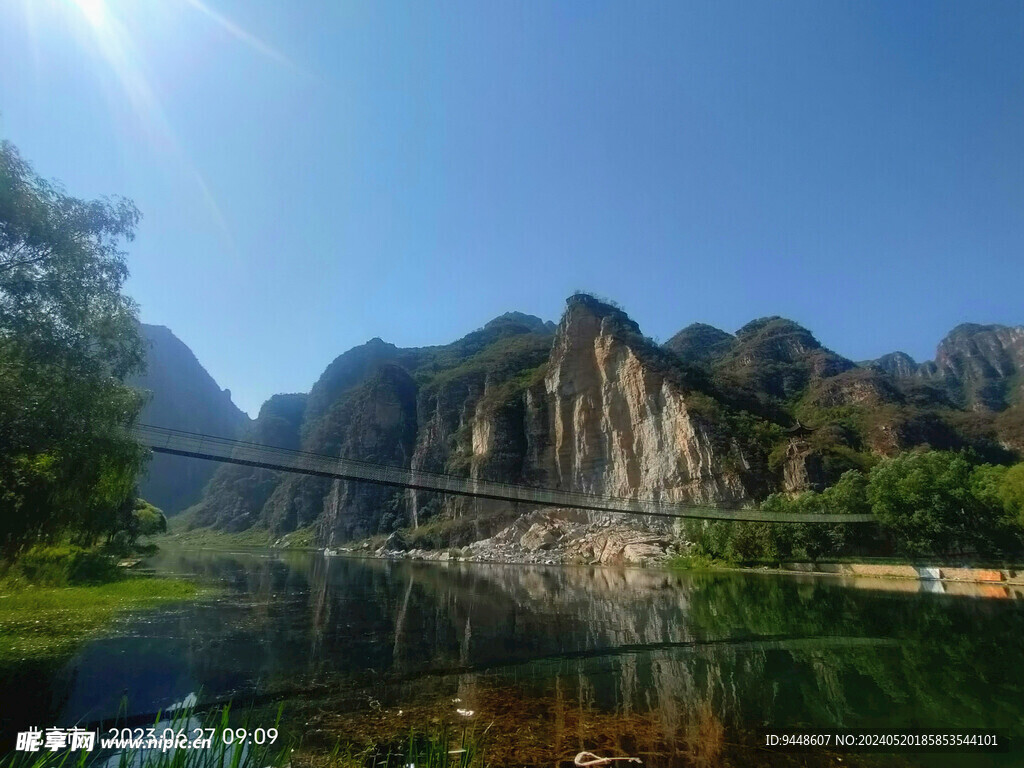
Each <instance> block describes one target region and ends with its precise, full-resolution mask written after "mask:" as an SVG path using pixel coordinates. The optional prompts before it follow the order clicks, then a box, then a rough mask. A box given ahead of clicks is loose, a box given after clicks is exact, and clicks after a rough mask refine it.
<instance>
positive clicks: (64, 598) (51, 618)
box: [0, 577, 199, 670]
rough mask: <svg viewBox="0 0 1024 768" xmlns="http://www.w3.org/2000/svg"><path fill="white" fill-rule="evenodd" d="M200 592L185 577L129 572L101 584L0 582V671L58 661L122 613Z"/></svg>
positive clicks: (191, 597)
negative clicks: (152, 575)
mask: <svg viewBox="0 0 1024 768" xmlns="http://www.w3.org/2000/svg"><path fill="white" fill-rule="evenodd" d="M198 594H199V589H198V587H197V586H196V585H195V584H193V583H191V582H187V581H179V580H174V579H157V578H146V577H128V578H124V579H121V580H118V581H112V582H108V583H105V584H86V585H76V586H45V585H33V584H29V583H27V582H25V581H19V580H16V579H12V578H7V579H4V580H2V581H0V670H3V669H7V668H9V667H11V666H12V665H16V664H19V663H25V662H41V661H46V662H50V663H56V662H57V661H59V660H61V659H62V658H64V657H66V656H67V655H68V654H70V653H71V652H73V651H74V650H75V649H76V648H77V647H78V646H79V645H80V644H81V643H82V642H83V641H84V640H85V639H87V638H88V637H90V636H92V635H94V634H97V633H99V632H101V631H102V630H103V629H104V628H106V627H107V626H109V625H110V623H111V622H112V621H113V620H114V619H115V618H116V617H117V616H118V615H119V614H122V613H125V612H127V611H129V610H138V609H144V608H150V607H153V606H156V605H160V604H162V603H166V602H171V601H177V600H189V599H193V598H195V597H196V596H197V595H198Z"/></svg>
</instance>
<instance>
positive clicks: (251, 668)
mask: <svg viewBox="0 0 1024 768" xmlns="http://www.w3.org/2000/svg"><path fill="white" fill-rule="evenodd" d="M153 567H154V568H155V569H157V570H159V571H161V572H164V573H178V574H187V575H191V576H193V577H197V578H199V579H202V580H205V581H209V582H213V583H215V584H217V585H219V586H220V590H221V591H220V592H219V593H218V595H217V597H215V598H213V599H210V600H208V601H206V602H202V603H200V604H195V605H186V606H181V607H178V608H175V609H172V610H168V611H164V612H161V613H157V614H151V615H146V616H137V617H134V618H131V619H128V620H125V621H124V622H123V623H122V625H121V626H119V627H118V628H117V631H116V632H115V633H114V635H113V636H111V637H107V638H102V639H97V640H94V641H91V642H89V643H88V644H87V645H86V646H84V647H83V649H82V650H81V652H80V653H79V654H78V656H77V657H76V658H75V659H74V660H73V661H72V662H71V663H70V665H69V666H68V667H67V668H66V669H64V670H59V671H58V672H56V673H55V674H53V675H51V677H50V679H49V686H50V692H49V695H48V696H46V697H43V698H44V699H45V700H46V701H47V702H49V706H50V711H49V712H47V713H46V715H45V716H46V717H48V718H49V720H47V721H46V722H36V723H35V724H36V725H42V726H46V725H51V724H55V723H56V724H62V725H63V724H66V725H70V724H72V723H73V722H75V721H80V720H85V721H95V720H98V719H100V718H109V717H111V716H112V715H114V714H115V713H116V711H117V708H118V705H119V702H120V701H121V697H122V695H125V696H127V699H128V702H129V707H130V709H131V711H132V712H134V713H137V714H143V713H150V712H155V711H156V710H158V709H160V708H163V707H166V706H167V705H168V704H170V703H172V702H173V701H177V700H180V699H181V698H182V697H183V696H185V695H187V694H188V693H190V692H192V691H202V699H203V700H206V701H215V700H220V699H227V698H231V697H236V698H238V697H242V698H252V697H255V698H256V699H258V700H267V701H269V700H274V699H277V698H285V699H288V700H289V701H293V702H302V701H313V700H320V701H325V702H331V704H330V708H332V711H335V712H341V711H344V712H346V713H348V714H347V715H346V717H349V718H358V717H360V716H361V713H363V714H365V713H371V712H373V711H377V710H379V709H381V708H383V709H387V708H389V707H390V708H395V709H396V710H397V709H402V708H404V709H403V711H408V712H409V713H413V712H416V711H420V710H417V707H421V708H423V710H422V711H424V712H426V711H428V710H429V709H430V707H432V706H434V705H436V704H437V702H442V701H443V702H449V703H450V701H451V699H456V698H457V699H459V700H461V701H462V702H463V704H461V705H460V706H462V707H464V708H465V709H467V710H473V711H474V712H476V713H480V715H479V716H480V717H483V716H493V718H494V719H495V722H498V723H504V720H503V719H502V718H505V717H506V716H508V717H511V716H512V714H509V713H513V712H514V710H515V709H516V707H523V708H524V712H523V713H521V716H522V717H531V718H535V719H536V724H535V725H534V726H531V727H533V728H534V731H536V732H537V733H541V732H547V731H545V729H548V730H550V733H548V735H547V736H545V737H543V738H542V740H543V739H548V740H550V741H552V742H560V743H561V742H562V741H564V742H565V745H564V746H565V749H566V750H568V751H569V752H571V751H572V750H573V749H574V748H575V747H576V746H578V745H579V744H580V743H583V742H584V741H586V739H584V738H583V737H582V736H581V735H580V734H582V733H583V732H584V731H587V732H588V733H589V732H591V731H594V729H595V728H597V727H598V724H600V723H604V725H603V726H601V727H603V728H605V729H606V730H609V732H611V731H612V730H614V728H612V726H611V725H610V721H607V720H606V718H608V717H617V718H620V720H619V721H617V722H618V723H619V726H622V724H623V723H630V724H631V725H629V727H627V728H625V730H626V731H629V732H630V733H633V734H634V737H631V738H634V742H630V744H632V745H633V748H634V749H639V747H640V746H642V745H640V743H639V742H636V741H635V738H638V737H637V736H636V735H637V734H648V736H647V737H645V738H646V739H647V742H649V743H648V747H647V748H648V749H650V750H654V751H657V750H661V753H665V750H668V754H672V753H679V754H685V755H688V757H687V759H688V760H690V761H691V762H693V761H698V760H697V758H698V757H700V756H701V755H703V758H701V759H705V758H706V759H707V760H712V762H713V760H714V759H717V758H715V757H714V756H715V755H718V754H719V753H720V752H721V749H723V748H724V747H723V746H722V745H723V744H726V743H736V742H737V741H743V740H744V739H745V740H746V741H748V742H750V743H753V741H756V739H757V738H759V734H762V733H763V732H764V731H765V730H766V729H775V730H778V729H780V728H790V729H800V728H804V729H806V728H826V727H827V728H859V729H870V728H884V729H886V730H889V731H891V730H893V729H896V728H914V727H916V728H985V729H988V730H992V729H1001V730H1003V731H1004V732H1007V733H1010V734H1011V735H1014V736H1017V737H1019V736H1021V735H1022V734H1021V725H1020V724H1021V722H1022V721H1024V718H1022V715H1024V699H1022V697H1021V695H1020V694H1021V691H1022V690H1024V672H1022V671H1021V668H1020V665H1019V664H1017V663H1016V662H1017V659H1019V658H1020V652H1021V644H1022V642H1024V641H1022V638H1024V612H1022V610H1021V606H1022V604H1021V603H1020V602H1013V601H995V600H980V599H971V598H964V597H951V596H943V595H933V594H924V593H916V594H906V593H900V592H887V591H870V590H859V589H851V588H849V587H846V586H843V585H841V584H840V583H838V582H835V581H829V580H814V579H809V578H808V579H795V578H788V577H774V576H759V575H750V574H735V573H722V574H676V573H670V572H665V571H657V570H612V569H593V568H542V567H525V566H488V565H479V564H454V563H453V564H449V565H437V564H420V563H409V562H389V561H379V560H355V559H343V558H324V557H322V556H319V555H311V554H306V553H302V554H297V553H291V554H280V555H256V554H226V553H211V552H198V551H196V552H190V551H179V552H173V551H168V552H164V553H161V554H160V555H159V556H158V557H157V558H156V559H155V560H154V562H153ZM9 695H10V694H5V697H9ZM323 708H324V707H321V709H323ZM448 708H449V709H450V708H451V706H450V704H449V705H448ZM526 710H529V712H528V713H527V712H526ZM570 710H571V714H566V713H567V712H570ZM502 713H505V714H502ZM538 713H539V714H538ZM559 713H561V714H559ZM31 715H32V716H33V717H36V718H38V717H42V716H44V714H43V712H42V711H41V710H40V708H39V707H37V708H36V710H35V711H34V712H32V713H31ZM26 716H27V715H26ZM623 718H624V720H623ZM531 722H532V721H531ZM569 722H572V723H575V725H573V726H572V728H574V729H576V730H573V731H572V733H568V732H567V731H566V730H565V729H566V728H567V727H568V726H566V723H569ZM559 723H561V725H559ZM334 725H335V726H339V725H344V726H345V727H353V728H354V727H357V725H358V723H357V720H352V719H349V720H346V721H345V722H344V723H335V724H334ZM507 725H508V724H507V723H506V726H507ZM521 725H523V727H526V725H525V724H521ZM508 727H510V726H508ZM559 728H561V729H562V730H561V731H559V730H558V729H559ZM572 728H571V729H570V730H572ZM580 729H582V730H580ZM588 729H590V730H588ZM752 740H753V741H752ZM655 743H656V744H655ZM716 745H717V746H716ZM606 746H610V747H614V746H615V745H606ZM624 746H629V745H628V744H627V745H619V747H623V748H624ZM619 747H616V748H619ZM552 749H554V747H552ZM716 750H717V751H716ZM566 754H568V752H566ZM570 758H571V755H570ZM698 762H699V761H698ZM708 764H712V763H708Z"/></svg>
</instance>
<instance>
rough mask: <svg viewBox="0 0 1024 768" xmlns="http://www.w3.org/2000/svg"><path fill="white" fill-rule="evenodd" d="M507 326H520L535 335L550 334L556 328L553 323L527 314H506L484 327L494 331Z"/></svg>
mask: <svg viewBox="0 0 1024 768" xmlns="http://www.w3.org/2000/svg"><path fill="white" fill-rule="evenodd" d="M507 325H520V326H523V327H525V328H528V329H529V330H530V331H532V332H534V333H545V332H547V333H550V332H551V331H553V330H554V328H555V324H554V323H552V322H551V321H547V322H545V321H544V320H541V319H540V318H539V317H537V316H536V315H528V314H526V313H525V312H506V313H505V314H503V315H498V316H497V317H496V318H494V319H493V320H491V321H490V322H488V323H487V324H486V325H484V329H485V330H493V329H494V328H498V327H501V326H507Z"/></svg>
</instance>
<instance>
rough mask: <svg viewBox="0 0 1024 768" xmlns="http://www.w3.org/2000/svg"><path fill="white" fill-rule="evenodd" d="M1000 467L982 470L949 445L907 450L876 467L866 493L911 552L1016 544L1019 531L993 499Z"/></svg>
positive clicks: (972, 549)
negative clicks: (1008, 523)
mask: <svg viewBox="0 0 1024 768" xmlns="http://www.w3.org/2000/svg"><path fill="white" fill-rule="evenodd" d="M997 474H998V473H997V472H993V471H992V469H991V468H988V469H986V468H978V469H977V470H976V469H975V468H974V467H973V466H972V465H971V464H970V462H968V461H967V460H966V459H965V458H964V457H963V456H961V455H960V454H956V453H950V452H947V451H923V452H915V453H905V454H901V455H899V456H895V457H893V458H890V459H886V460H885V461H883V462H881V463H880V464H878V465H877V466H876V467H874V468H873V469H872V470H871V475H870V479H869V481H868V488H867V495H868V500H869V501H870V502H871V508H872V511H873V512H874V513H875V515H877V517H878V519H879V522H880V523H881V524H882V526H883V527H884V528H885V529H886V530H887V531H888V532H889V533H890V534H891V535H892V536H893V537H894V540H895V543H896V545H897V547H898V548H899V549H901V550H902V551H904V552H906V553H907V554H910V555H925V554H948V553H957V552H965V551H966V552H980V553H982V554H988V553H992V552H996V551H1007V550H1012V549H1016V548H1017V546H1018V544H1019V537H1017V536H1016V535H1009V536H1008V535H1007V534H1009V533H1013V532H1010V531H1008V530H1007V528H1006V525H1005V524H1004V517H1005V515H1004V513H1003V510H1002V506H1001V505H1000V504H996V503H993V498H994V492H992V491H991V490H989V489H991V488H993V487H997V485H998V483H997V480H998V478H997V477H996V475H997Z"/></svg>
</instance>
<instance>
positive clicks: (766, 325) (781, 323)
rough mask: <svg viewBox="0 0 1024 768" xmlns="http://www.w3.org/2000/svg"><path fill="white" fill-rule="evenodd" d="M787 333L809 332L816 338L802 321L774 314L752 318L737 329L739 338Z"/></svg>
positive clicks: (815, 341) (815, 340) (808, 333)
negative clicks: (801, 323) (798, 321)
mask: <svg viewBox="0 0 1024 768" xmlns="http://www.w3.org/2000/svg"><path fill="white" fill-rule="evenodd" d="M787 333H801V334H807V335H808V336H810V337H811V338H812V339H814V335H813V334H812V333H811V332H810V331H809V330H807V329H806V328H804V327H803V326H802V325H800V323H797V322H795V321H793V320H789V319H788V318H785V317H779V316H778V315H772V316H771V317H759V318H757V319H756V320H751V321H750V322H749V323H747V324H746V325H744V326H743V327H742V328H740V329H739V330H738V331H736V337H737V338H738V339H749V338H752V337H753V336H758V335H760V336H780V335H782V334H787ZM814 343H815V344H817V343H818V342H817V339H814Z"/></svg>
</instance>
